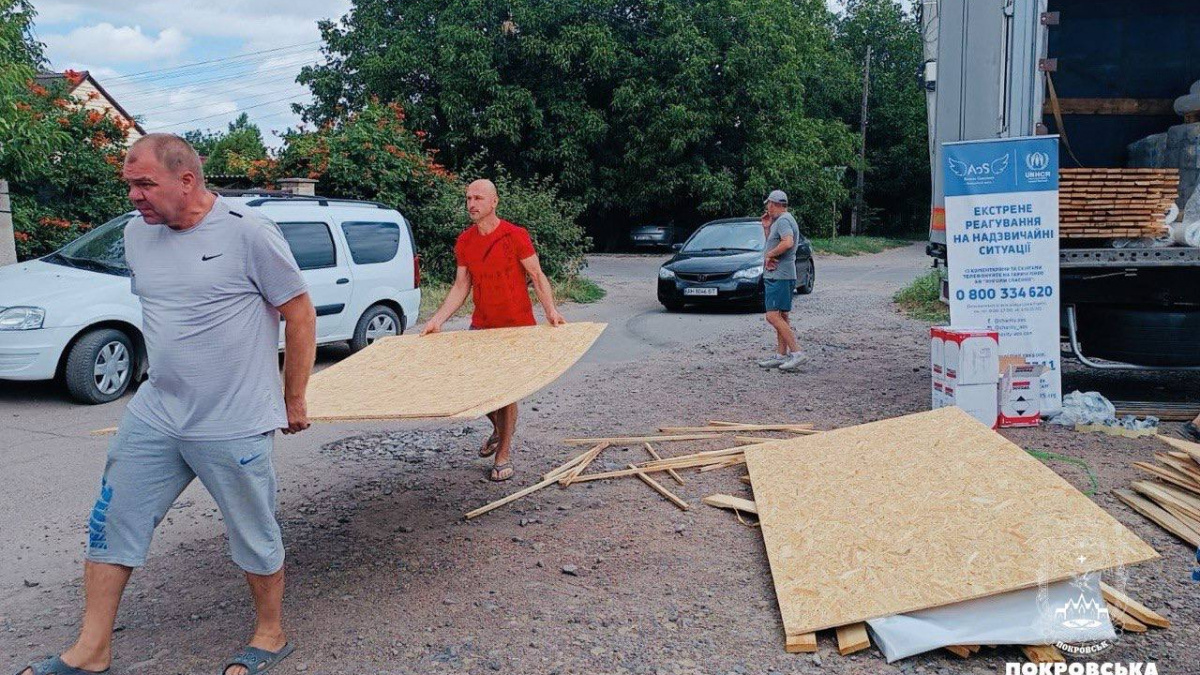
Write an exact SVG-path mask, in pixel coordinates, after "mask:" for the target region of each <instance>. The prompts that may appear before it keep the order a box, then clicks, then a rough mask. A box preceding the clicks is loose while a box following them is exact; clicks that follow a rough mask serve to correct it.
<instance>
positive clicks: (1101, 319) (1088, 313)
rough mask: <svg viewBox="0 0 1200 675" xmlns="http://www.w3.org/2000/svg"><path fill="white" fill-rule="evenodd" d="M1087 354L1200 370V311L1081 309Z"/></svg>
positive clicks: (1080, 307)
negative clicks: (1197, 368) (1196, 367)
mask: <svg viewBox="0 0 1200 675" xmlns="http://www.w3.org/2000/svg"><path fill="white" fill-rule="evenodd" d="M1076 311H1077V312H1078V317H1079V338H1080V341H1081V342H1082V343H1083V344H1082V349H1083V353H1084V354H1086V355H1087V356H1094V357H1099V358H1102V359H1108V360H1111V361H1121V362H1124V363H1132V364H1137V365H1143V366H1200V337H1198V336H1200V310H1191V311H1188V310H1166V309H1157V310H1156V309H1130V308H1126V307H1104V306H1099V307H1097V306H1088V305H1079V306H1077V309H1076Z"/></svg>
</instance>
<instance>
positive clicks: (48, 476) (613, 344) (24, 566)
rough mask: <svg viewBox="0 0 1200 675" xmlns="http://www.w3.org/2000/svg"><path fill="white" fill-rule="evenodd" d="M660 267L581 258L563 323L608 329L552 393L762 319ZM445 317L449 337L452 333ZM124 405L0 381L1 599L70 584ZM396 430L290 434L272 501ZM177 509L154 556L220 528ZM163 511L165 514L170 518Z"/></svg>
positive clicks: (842, 270) (890, 276)
mask: <svg viewBox="0 0 1200 675" xmlns="http://www.w3.org/2000/svg"><path fill="white" fill-rule="evenodd" d="M664 259H665V257H663V256H654V255H649V256H648V255H599V256H592V257H591V258H589V264H588V269H587V271H586V274H587V275H588V276H590V277H591V278H592V279H594V280H595V281H596V282H598V283H599V284H600V285H601V286H603V287H605V288H606V289H607V290H608V297H607V298H606V299H605V300H604V301H601V302H599V303H595V304H592V305H575V306H570V307H568V308H567V309H566V310H565V313H566V316H567V317H568V319H570V320H576V321H601V322H606V323H608V324H609V328H608V330H607V331H605V333H604V335H603V336H602V337H601V338H600V340H599V341H598V342H597V344H596V346H595V347H594V348H593V349H592V350H591V351H590V352H589V353H588V354H587V356H585V357H584V359H583V361H582V362H581V364H580V365H578V366H577V367H575V368H574V369H572V370H571V371H570V372H569V373H568V374H567V375H565V376H564V377H563V378H562V380H560V382H559V383H556V388H562V389H567V390H569V389H571V388H572V387H576V386H584V385H583V383H584V382H585V381H586V378H587V377H588V375H589V373H592V372H594V371H596V370H597V369H603V368H605V367H606V364H614V363H625V362H630V361H640V360H643V359H653V358H655V354H657V353H660V352H662V351H663V350H677V349H682V348H686V347H688V346H691V345H694V344H698V343H702V342H711V341H713V340H714V339H719V338H721V337H722V336H725V335H733V334H735V333H736V332H737V330H738V329H739V328H741V329H744V327H745V325H746V323H747V322H750V321H761V319H759V318H757V317H756V316H755V315H754V314H752V313H745V312H718V313H701V312H695V311H688V312H684V313H675V314H672V313H668V312H666V311H664V310H663V308H662V306H661V305H659V304H658V301H657V299H656V298H655V284H656V270H657V268H658V266H659V264H660V263H661V262H662V261H663V260H664ZM926 261H927V259H926V258H925V256H924V253H923V252H922V249H921V247H920V246H918V245H914V246H912V247H909V248H907V249H904V250H901V251H892V252H889V253H886V254H884V255H880V256H868V257H861V258H822V259H820V260H819V261H818V267H817V275H818V280H817V291H816V292H817V294H821V293H823V292H827V290H825V289H830V288H837V289H838V290H839V291H841V292H847V291H853V290H854V289H864V290H866V289H870V290H872V291H875V292H878V291H879V289H880V288H884V289H886V288H898V287H900V286H901V285H903V284H904V283H907V281H908V280H910V279H912V278H913V277H915V276H916V275H918V274H920V272H921V271H922V270H923V269H924V268H925V267H926V266H927V262H926ZM836 320H840V319H839V318H838V317H836V316H833V315H815V316H812V315H804V314H803V312H800V313H798V314H797V327H798V328H801V329H802V330H803V329H808V328H813V327H818V326H821V325H824V324H826V323H828V322H830V321H836ZM463 325H464V324H463V320H461V319H459V320H456V322H455V323H452V324H450V325H449V326H448V328H450V329H454V328H461V327H463ZM344 354H345V350H342V349H338V348H326V349H322V350H321V352H320V354H319V355H318V368H320V367H323V366H327V365H328V364H330V363H334V362H336V361H337V359H338V358H340V357H341V356H343V355H344ZM128 400H129V396H128V395H127V396H126V397H125V398H123V399H121V400H118V401H115V402H113V403H109V404H105V405H99V406H85V405H79V404H76V403H73V402H72V401H70V400H69V399H68V398H67V397H66V396H65V394H64V393H63V392H62V391H61V390H60V389H59V388H58V387H56V386H55V385H54V384H52V383H24V382H4V381H0V439H3V441H4V473H5V476H6V483H7V486H6V489H4V490H0V513H2V514H4V516H3V517H2V518H0V541H3V542H6V543H7V546H8V547H11V548H9V553H8V555H7V562H6V564H5V565H3V566H0V595H4V594H6V592H7V591H8V590H10V589H14V588H18V587H21V586H22V585H23V582H25V581H30V582H36V583H44V584H56V583H62V582H65V581H68V580H70V579H73V578H75V577H76V576H78V574H79V570H80V565H81V564H82V553H83V550H84V548H83V544H84V535H85V533H86V528H87V515H88V513H89V510H90V508H91V505H92V501H93V500H94V499H95V493H96V490H97V488H98V485H99V482H100V475H101V473H102V471H103V469H104V457H105V451H106V449H107V446H108V440H109V439H108V438H107V437H96V436H92V435H91V434H90V433H89V432H90V431H92V430H95V429H102V428H105V427H111V426H115V425H116V424H117V423H118V422H119V421H120V419H121V416H122V414H123V413H124V411H125V405H126V403H127V402H128ZM396 426H397V424H396V423H395V422H388V423H370V422H358V423H353V424H323V425H317V426H315V427H313V428H312V429H310V430H309V431H307V432H305V433H303V434H300V435H297V436H282V435H280V436H279V437H278V440H277V441H276V443H277V445H276V453H275V456H276V466H277V469H278V471H279V473H280V475H281V476H282V477H283V479H282V485H283V493H282V494H281V502H282V503H283V504H285V505H286V503H287V500H288V498H289V494H296V493H299V494H300V495H301V496H302V495H303V493H304V492H305V491H311V490H316V489H320V488H322V487H326V486H325V485H324V483H323V481H324V480H325V479H324V478H323V476H325V475H326V473H325V472H323V471H322V469H323V468H325V467H326V463H327V462H328V459H327V458H326V457H323V456H322V455H321V454H320V452H319V449H320V448H321V446H323V445H325V444H326V443H329V442H331V441H334V440H337V439H338V438H342V437H344V436H350V435H354V434H358V433H362V432H367V431H375V430H381V429H394V428H396ZM178 504H183V505H189V507H188V508H187V509H186V511H190V512H193V513H199V514H202V515H201V516H199V517H196V518H179V517H174V518H172V520H174V521H176V522H173V523H167V524H165V525H164V526H163V527H160V528H159V531H158V533H157V534H156V536H155V542H154V548H153V549H152V553H151V555H153V551H154V550H165V549H167V548H174V547H177V546H179V545H181V544H186V543H187V542H189V541H194V540H198V539H208V538H211V537H213V536H215V535H219V534H220V533H221V531H222V528H221V525H220V523H219V521H218V518H216V517H215V514H216V511H215V505H213V504H212V501H211V499H210V498H209V497H208V495H207V493H205V492H204V491H203V489H202V488H201V487H200V486H199V484H198V483H196V484H193V485H192V486H191V487H190V488H189V489H188V490H187V491H186V492H185V493H184V494H183V496H182V497H180V501H179V503H178ZM173 511H174V510H173Z"/></svg>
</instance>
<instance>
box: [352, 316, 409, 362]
mask: <svg viewBox="0 0 1200 675" xmlns="http://www.w3.org/2000/svg"><path fill="white" fill-rule="evenodd" d="M402 333H404V322H403V321H401V320H400V316H399V315H398V314H396V312H395V310H393V309H392V308H391V307H388V306H386V305H371V306H370V307H368V308H367V311H365V312H363V315H362V316H361V317H359V319H358V325H357V326H355V327H354V337H352V338H350V351H351V352H357V351H361V350H363V349H365V348H366V347H367V345H370V344H371V343H372V342H375V341H376V340H378V339H380V338H384V337H390V336H392V335H400V334H402Z"/></svg>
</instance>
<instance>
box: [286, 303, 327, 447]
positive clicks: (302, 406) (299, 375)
mask: <svg viewBox="0 0 1200 675" xmlns="http://www.w3.org/2000/svg"><path fill="white" fill-rule="evenodd" d="M278 309H279V314H280V315H281V316H282V317H283V320H284V321H285V322H286V323H285V324H284V329H283V345H284V347H283V400H284V403H285V404H286V405H287V418H288V425H287V428H286V429H284V430H283V433H285V434H295V433H299V432H301V431H304V430H305V429H307V428H308V426H309V423H308V404H307V402H306V401H305V399H304V394H305V391H306V390H307V389H308V376H309V375H310V374H312V367H313V362H314V361H315V360H316V357H317V311H316V310H315V309H314V308H313V304H312V299H311V298H310V297H309V296H308V293H301V294H300V295H297V296H296V297H294V298H292V299H291V300H288V301H287V302H285V303H283V304H282V305H280V306H279V308H278Z"/></svg>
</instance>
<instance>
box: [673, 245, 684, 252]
mask: <svg viewBox="0 0 1200 675" xmlns="http://www.w3.org/2000/svg"><path fill="white" fill-rule="evenodd" d="M671 250H672V251H682V250H683V244H671Z"/></svg>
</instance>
